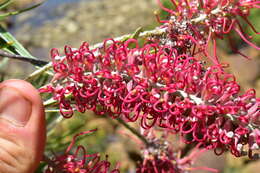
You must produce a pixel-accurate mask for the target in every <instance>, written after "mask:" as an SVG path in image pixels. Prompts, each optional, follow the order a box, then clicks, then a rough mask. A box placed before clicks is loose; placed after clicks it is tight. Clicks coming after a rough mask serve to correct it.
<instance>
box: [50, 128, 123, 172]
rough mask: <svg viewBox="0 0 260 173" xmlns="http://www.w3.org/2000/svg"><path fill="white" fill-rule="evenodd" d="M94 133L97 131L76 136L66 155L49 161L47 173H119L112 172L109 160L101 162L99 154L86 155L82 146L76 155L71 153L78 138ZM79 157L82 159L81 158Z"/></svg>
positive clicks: (115, 170)
mask: <svg viewBox="0 0 260 173" xmlns="http://www.w3.org/2000/svg"><path fill="white" fill-rule="evenodd" d="M94 131H96V129H95V130H90V131H86V132H82V133H79V134H77V135H75V136H74V137H73V140H72V142H71V144H70V145H69V147H68V148H67V150H66V152H65V154H63V155H60V156H55V158H54V159H52V160H48V161H47V163H48V167H47V169H46V170H45V173H59V172H64V173H65V172H66V173H119V170H118V169H113V170H112V171H110V162H109V161H107V159H106V160H101V159H100V156H99V154H86V150H85V148H84V147H83V146H81V145H80V146H78V147H77V149H76V151H75V153H74V154H72V153H71V148H72V147H73V145H74V143H75V140H76V138H77V137H78V136H80V135H83V134H88V133H91V132H94ZM80 152H82V153H81V154H80ZM79 155H82V157H81V158H80V157H79Z"/></svg>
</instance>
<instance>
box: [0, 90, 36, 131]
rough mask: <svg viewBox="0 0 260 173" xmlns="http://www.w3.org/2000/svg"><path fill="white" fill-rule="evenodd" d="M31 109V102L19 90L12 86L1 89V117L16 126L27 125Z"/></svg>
mask: <svg viewBox="0 0 260 173" xmlns="http://www.w3.org/2000/svg"><path fill="white" fill-rule="evenodd" d="M31 111H32V105H31V103H30V102H29V101H28V100H27V99H26V98H25V97H23V96H22V95H21V94H20V93H19V91H18V90H16V89H15V88H11V87H4V88H2V89H0V118H2V119H5V120H7V121H8V122H10V123H11V124H13V125H14V126H25V125H26V124H27V122H28V120H29V118H30V115H31Z"/></svg>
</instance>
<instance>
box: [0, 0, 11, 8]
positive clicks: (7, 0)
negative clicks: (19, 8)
mask: <svg viewBox="0 0 260 173" xmlns="http://www.w3.org/2000/svg"><path fill="white" fill-rule="evenodd" d="M11 3H12V1H11V0H6V1H4V2H3V3H1V4H0V10H2V9H4V8H5V7H7V6H8V5H10V4H11Z"/></svg>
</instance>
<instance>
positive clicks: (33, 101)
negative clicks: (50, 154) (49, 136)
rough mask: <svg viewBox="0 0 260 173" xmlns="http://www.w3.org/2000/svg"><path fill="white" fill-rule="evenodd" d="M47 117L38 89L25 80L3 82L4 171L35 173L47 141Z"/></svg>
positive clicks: (0, 133) (0, 140)
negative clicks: (45, 116)
mask: <svg viewBox="0 0 260 173" xmlns="http://www.w3.org/2000/svg"><path fill="white" fill-rule="evenodd" d="M45 136H46V134H45V119H44V111H43V105H42V101H41V98H40V96H39V94H38V91H37V90H36V89H35V88H34V87H33V86H32V85H31V84H29V83H27V82H25V81H21V80H8V81H5V82H3V83H1V84H0V173H2V172H8V173H31V172H33V171H34V170H35V168H36V167H37V165H38V164H39V161H40V160H41V157H42V153H43V151H44V145H45V138H46V137H45Z"/></svg>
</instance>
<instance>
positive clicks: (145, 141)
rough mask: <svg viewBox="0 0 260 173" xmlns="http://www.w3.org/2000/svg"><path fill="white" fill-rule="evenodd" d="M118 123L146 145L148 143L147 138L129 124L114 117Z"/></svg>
mask: <svg viewBox="0 0 260 173" xmlns="http://www.w3.org/2000/svg"><path fill="white" fill-rule="evenodd" d="M116 120H117V121H118V122H119V123H120V124H122V125H123V126H124V127H125V128H127V129H128V130H129V131H131V132H132V133H133V134H134V135H136V136H137V137H138V138H139V139H140V140H141V141H143V142H144V143H145V145H146V146H149V145H150V142H148V141H147V139H146V138H145V137H144V136H143V135H141V134H140V133H139V132H138V131H137V130H136V129H134V128H133V127H131V126H129V125H128V124H127V123H126V122H125V121H123V120H122V119H121V118H117V119H116Z"/></svg>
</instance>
